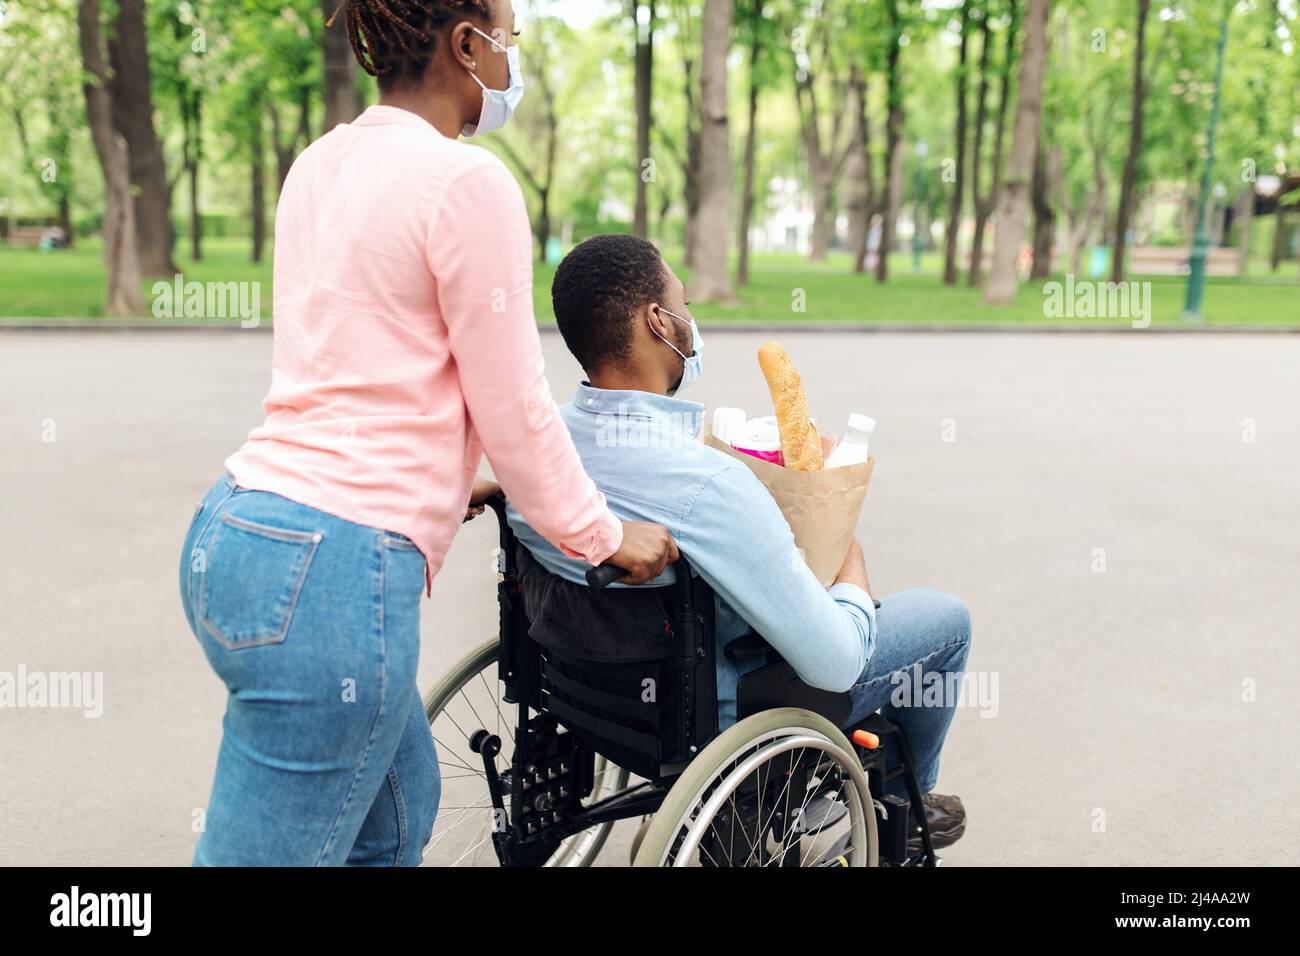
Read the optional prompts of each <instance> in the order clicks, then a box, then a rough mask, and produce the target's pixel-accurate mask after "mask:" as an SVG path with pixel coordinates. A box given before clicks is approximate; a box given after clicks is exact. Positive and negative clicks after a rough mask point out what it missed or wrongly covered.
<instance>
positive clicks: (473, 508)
mask: <svg viewBox="0 0 1300 956" xmlns="http://www.w3.org/2000/svg"><path fill="white" fill-rule="evenodd" d="M499 494H501V486H500V485H498V484H497V483H496V482H495V481H488V480H487V479H486V478H475V479H474V490H473V491H471V492H470V495H469V510H468V511H466V512H465V518H464V520H463V521H461V524H464V523H465V522H466V521H472V520H473V519H474V518H477V517H478V516H479V515H481V514H482V513H483V507H484V505H483V503H484V502H485V501H487V500H488V499H489V498H491V497H493V496H494V495H499Z"/></svg>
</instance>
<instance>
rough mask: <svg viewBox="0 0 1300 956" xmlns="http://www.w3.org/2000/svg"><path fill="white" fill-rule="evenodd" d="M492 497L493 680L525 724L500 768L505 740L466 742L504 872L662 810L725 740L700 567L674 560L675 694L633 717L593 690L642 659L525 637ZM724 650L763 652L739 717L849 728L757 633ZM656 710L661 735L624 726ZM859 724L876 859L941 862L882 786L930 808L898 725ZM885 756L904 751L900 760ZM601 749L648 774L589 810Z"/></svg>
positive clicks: (667, 674) (511, 543)
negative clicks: (693, 764)
mask: <svg viewBox="0 0 1300 956" xmlns="http://www.w3.org/2000/svg"><path fill="white" fill-rule="evenodd" d="M487 504H488V505H489V506H490V507H491V508H492V510H493V512H494V513H495V515H496V518H497V523H498V529H499V539H500V551H499V555H498V561H497V569H498V571H499V572H500V574H501V579H500V581H499V582H498V585H497V597H498V605H499V614H500V635H501V640H500V645H499V651H498V657H497V668H498V678H499V680H500V682H501V685H502V686H503V687H504V693H503V699H504V700H505V701H507V702H508V703H512V704H516V705H517V706H518V718H517V725H516V727H515V731H514V741H515V749H514V753H513V754H512V755H510V767H509V769H508V770H506V771H505V772H503V773H498V772H497V769H496V759H495V758H496V757H497V755H498V754H499V753H500V752H501V749H502V746H503V742H502V740H501V739H500V738H499V737H498V736H496V735H495V734H492V733H491V732H489V731H488V730H486V729H478V730H477V731H475V732H474V733H473V734H472V735H471V736H470V748H471V750H472V751H473V752H475V753H477V754H479V755H480V756H481V757H482V759H483V764H484V769H485V774H486V778H487V783H488V789H489V794H490V798H491V801H492V807H493V816H494V820H495V821H496V825H494V827H493V832H492V843H493V847H494V849H495V851H496V854H497V858H498V860H499V862H500V863H501V864H502V865H503V866H538V865H542V864H544V863H545V862H546V861H547V860H548V859H549V858H550V857H551V855H552V854H553V853H554V852H555V851H556V849H557V847H558V846H559V844H560V843H561V842H562V841H563V840H565V839H567V838H568V837H571V836H574V835H576V834H578V833H581V832H583V831H585V830H588V829H590V828H592V827H596V826H600V825H602V824H606V823H612V822H614V821H618V820H623V819H629V818H634V817H638V816H645V815H650V814H653V813H655V812H656V811H657V810H658V809H659V807H660V806H661V804H662V803H663V802H664V799H665V797H666V795H667V794H668V791H669V790H670V789H671V787H672V785H673V783H674V782H675V780H676V778H677V777H678V776H679V775H680V774H681V772H682V771H683V770H684V769H685V767H686V766H687V764H688V763H689V762H690V761H691V759H693V757H694V756H695V755H696V754H697V753H698V752H699V751H700V750H702V749H703V748H704V747H705V746H706V745H707V744H708V743H709V741H711V740H712V739H714V738H715V737H716V736H717V735H718V726H717V697H716V673H717V672H716V669H715V659H714V647H715V641H714V631H713V623H714V622H713V617H714V601H713V592H712V589H711V588H709V586H708V584H707V583H706V582H705V581H704V580H703V579H702V578H700V577H697V576H693V575H692V574H691V569H690V564H689V562H688V561H687V559H686V558H685V557H684V556H683V557H681V558H680V559H679V560H678V561H677V562H675V564H674V569H675V574H676V582H675V583H674V584H673V585H670V586H669V587H671V589H672V591H673V611H672V624H671V632H670V633H669V634H666V635H665V636H666V638H668V639H670V641H675V647H673V649H672V651H671V652H670V653H669V654H668V655H667V656H666V657H664V658H663V660H662V661H661V662H658V667H659V677H657V678H656V680H657V681H658V680H660V679H662V681H663V683H662V684H657V686H659V687H666V688H667V694H666V695H664V696H666V698H667V699H666V700H664V699H662V698H661V699H660V701H659V702H658V703H657V704H650V705H648V707H649V709H648V710H645V711H642V712H640V713H638V714H633V713H631V712H632V711H636V710H638V708H636V707H635V702H633V701H630V700H629V698H627V697H626V696H624V697H616V696H615V695H613V694H610V693H608V692H607V691H606V690H602V689H601V688H600V687H599V686H593V685H599V683H600V681H601V679H603V678H608V677H610V676H617V675H618V673H619V669H620V668H627V667H629V666H636V667H637V668H638V669H639V670H638V673H644V670H645V667H646V666H647V665H646V664H644V663H639V664H637V665H627V664H596V663H594V662H590V661H576V660H575V659H574V658H572V657H565V656H563V655H557V654H555V653H554V652H552V651H548V650H547V649H546V648H544V647H542V646H541V645H540V644H538V643H537V642H536V641H535V640H533V639H532V638H531V637H530V636H529V628H530V622H529V620H528V617H527V615H526V613H525V610H524V606H523V596H522V594H521V592H520V586H519V567H518V560H517V558H516V546H517V542H516V540H515V536H514V533H513V531H512V530H511V529H510V526H509V523H508V522H507V521H506V515H505V501H504V499H502V498H493V499H489V500H488V502H487ZM665 590H666V589H665ZM724 652H725V653H726V654H727V655H728V657H729V658H730V659H733V660H743V659H748V658H752V657H755V656H762V657H765V658H766V663H765V664H764V665H762V666H760V667H758V668H756V669H754V670H751V671H749V672H748V673H746V674H744V675H742V676H741V678H740V682H739V685H738V688H737V721H738V722H739V721H740V720H743V719H745V718H746V717H748V716H750V715H751V714H755V713H758V712H760V711H763V710H768V709H771V708H776V707H799V708H803V709H806V710H810V711H813V712H815V713H818V714H822V715H823V716H825V717H826V718H828V719H829V720H831V721H832V722H833V723H834V724H835V726H836V727H841V728H842V727H844V726H845V720H846V719H847V717H848V715H849V713H850V707H851V703H850V699H849V696H848V695H847V694H836V693H831V692H828V691H823V690H819V689H816V688H813V687H811V686H809V685H807V684H805V683H804V682H803V681H801V680H799V678H798V676H797V675H796V674H795V673H794V670H793V668H792V667H790V665H789V664H788V663H787V662H786V661H785V660H784V659H782V658H780V657H779V655H777V653H776V652H775V651H774V650H773V649H772V648H771V647H770V646H769V645H767V644H766V642H764V641H762V639H761V638H760V637H758V636H757V635H753V634H751V635H748V636H747V637H743V638H740V639H738V640H736V641H732V642H730V643H729V644H728V646H727V647H726V648H725V649H724ZM611 713H623V714H625V715H626V716H627V717H628V720H627V721H619V720H612V719H610V718H609V717H608V716H606V715H607V714H611ZM651 713H653V714H655V716H654V717H653V718H652V719H651V723H652V726H653V728H654V729H657V730H658V735H656V734H654V733H647V732H646V731H645V730H644V729H642V730H634V729H630V728H629V726H628V723H630V722H631V721H632V720H633V718H634V717H638V716H639V717H641V718H642V719H647V718H646V715H647V714H651ZM665 713H666V714H667V715H668V718H667V720H665V721H663V722H658V721H659V715H660V714H665ZM857 730H865V731H868V732H869V733H870V734H874V735H876V737H877V738H879V740H880V742H881V744H882V746H878V747H875V748H873V749H867V748H866V747H864V746H862V745H861V744H859V743H857V741H856V740H854V742H853V743H852V744H851V749H852V750H853V752H854V753H855V754H856V755H857V756H859V757H860V759H861V765H862V768H863V770H864V771H865V772H866V774H867V777H868V782H869V786H870V791H871V797H872V800H873V802H874V804H875V813H876V818H877V834H878V841H879V859H880V862H881V863H882V864H883V865H895V866H908V865H927V866H936V865H940V864H941V863H942V861H941V860H940V859H939V857H938V856H936V855H935V852H934V847H933V843H932V839H931V834H930V831H929V827H928V824H927V822H926V819H925V814H924V812H919V813H918V814H917V825H918V826H917V829H918V830H919V831H920V835H921V841H922V846H923V851H922V852H921V853H920V854H919V855H910V854H909V853H908V849H907V843H908V838H909V836H911V833H910V832H909V827H908V813H907V810H908V803H907V802H906V801H903V800H900V799H898V798H897V797H894V796H892V795H887V794H885V793H884V786H885V783H886V782H887V781H888V780H891V779H894V778H895V777H897V776H899V775H900V774H901V775H902V777H903V780H904V784H905V786H906V789H907V792H908V794H909V797H910V799H911V804H912V805H913V806H917V807H919V806H920V805H921V793H920V787H919V785H918V783H917V779H916V773H915V770H914V767H913V763H912V759H911V752H910V750H909V749H908V746H907V739H906V736H905V735H904V733H903V731H902V728H900V727H899V726H898V725H897V724H895V723H893V722H892V721H890V720H888V719H886V718H885V717H883V716H881V715H880V714H878V713H875V714H871V715H869V716H868V717H867V718H866V719H865V720H862V721H859V722H858V723H856V724H855V725H854V726H853V727H851V728H849V729H847V730H846V731H845V734H846V736H848V737H849V739H850V740H853V739H854V732H855V731H857ZM888 753H892V754H894V755H895V756H896V761H895V763H894V766H892V767H891V766H889V765H888V764H889V761H888V759H887V754H888ZM597 754H599V755H600V756H603V757H604V758H605V759H606V760H607V761H610V762H611V763H613V764H615V765H617V766H619V767H623V768H626V769H627V770H629V771H630V772H632V773H634V774H636V775H638V776H641V777H643V778H645V779H644V781H643V782H641V783H637V784H634V785H632V786H630V787H628V788H627V789H625V790H622V791H620V792H618V793H616V794H613V795H612V796H609V797H606V798H604V799H601V800H599V801H597V802H596V803H593V804H590V805H586V806H584V805H583V803H582V801H583V799H584V798H585V797H587V796H589V795H590V794H591V792H592V790H593V766H594V761H595V757H596V755H597ZM795 859H796V861H797V859H798V857H797V854H796V857H795Z"/></svg>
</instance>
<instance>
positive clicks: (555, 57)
mask: <svg viewBox="0 0 1300 956" xmlns="http://www.w3.org/2000/svg"><path fill="white" fill-rule="evenodd" d="M528 34H529V42H528V44H527V45H526V46H525V47H524V49H523V64H524V68H525V69H526V70H527V71H528V76H529V78H530V79H531V80H532V81H533V86H534V87H535V88H536V93H535V94H534V95H533V96H532V97H531V98H530V99H528V100H526V101H525V102H526V103H527V106H526V107H525V108H523V109H521V110H520V112H519V115H518V116H517V118H516V120H515V121H514V122H512V123H511V124H510V126H509V127H507V130H506V131H505V132H502V133H501V134H500V135H498V136H494V137H492V140H493V145H494V147H496V149H497V150H498V151H499V152H500V153H501V154H502V155H503V156H504V157H505V158H506V159H507V160H508V161H509V162H510V165H511V166H512V167H514V170H515V172H516V173H517V174H518V176H519V177H520V179H521V180H522V181H523V183H524V185H525V186H526V187H527V188H528V190H529V192H530V193H531V194H532V196H533V198H534V200H535V207H534V208H535V210H536V211H535V212H534V214H533V216H532V225H533V236H534V237H535V238H536V240H537V254H538V258H539V259H540V260H541V261H543V262H544V261H545V260H546V247H547V245H548V244H549V242H550V239H551V231H552V205H551V203H552V198H553V195H554V191H555V180H556V174H557V156H558V154H559V149H560V122H561V116H562V115H564V114H565V113H570V112H572V110H571V109H570V108H569V107H571V106H572V105H574V104H573V103H572V102H570V103H568V104H565V107H566V108H565V109H563V110H561V108H560V106H559V104H558V96H559V92H558V91H559V90H560V89H561V88H563V87H564V86H565V85H566V84H565V82H564V76H563V73H562V72H561V71H562V70H563V69H564V66H565V64H566V63H569V62H571V61H570V60H569V57H568V56H566V51H565V45H566V43H565V41H566V40H571V37H570V36H569V30H568V27H566V26H565V25H564V23H563V22H561V21H559V20H555V19H553V18H549V17H537V18H534V19H533V20H531V21H530V23H529V30H528ZM570 88H573V87H570ZM648 131H649V127H647V133H648ZM516 137H518V140H519V141H521V142H522V145H519V146H517V145H516ZM646 152H647V153H648V152H649V150H648V149H647V150H646ZM637 181H638V183H639V184H640V186H641V187H644V185H645V184H644V182H643V181H642V177H640V176H638V177H637ZM638 197H639V198H640V197H641V189H640V188H638Z"/></svg>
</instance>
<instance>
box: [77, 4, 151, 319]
mask: <svg viewBox="0 0 1300 956" xmlns="http://www.w3.org/2000/svg"><path fill="white" fill-rule="evenodd" d="M77 33H78V37H79V39H80V46H81V62H82V65H83V66H84V68H85V81H84V82H85V86H84V90H85V96H86V119H87V121H88V122H89V125H90V132H91V137H92V139H93V140H94V143H95V153H96V154H97V155H98V156H99V164H100V168H101V169H102V170H103V173H104V219H103V226H102V231H103V234H104V265H105V267H106V269H107V272H108V290H107V292H106V294H105V297H104V311H105V312H106V313H107V314H109V315H138V314H139V313H140V312H142V311H144V302H143V300H142V298H141V295H140V282H141V268H140V259H139V255H138V252H137V249H136V237H137V232H136V227H135V200H134V197H133V196H132V194H131V153H130V147H129V146H128V145H127V140H126V137H125V136H124V135H123V134H122V133H121V132H120V129H119V124H118V122H117V121H116V120H115V118H114V115H113V114H114V112H115V110H116V105H115V103H114V99H113V97H112V95H111V94H110V92H109V83H110V81H109V58H108V51H107V48H106V44H105V41H104V25H103V23H102V15H101V11H100V6H99V0H79V4H78V7H77Z"/></svg>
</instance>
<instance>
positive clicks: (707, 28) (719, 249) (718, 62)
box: [691, 0, 734, 302]
mask: <svg viewBox="0 0 1300 956" xmlns="http://www.w3.org/2000/svg"><path fill="white" fill-rule="evenodd" d="M732 5H733V0H705V3H704V17H703V21H702V23H701V31H702V34H703V37H702V48H701V54H700V97H699V102H700V165H699V170H700V171H699V189H700V210H699V221H698V223H697V227H696V250H695V273H694V275H693V277H692V280H691V289H692V294H693V296H694V297H695V298H697V299H699V300H700V301H702V302H729V301H731V300H732V299H733V298H734V293H733V291H732V288H731V278H730V276H729V275H728V269H727V256H728V253H729V252H730V250H731V240H730V237H731V223H732V219H731V206H732V203H731V188H732V168H731V126H730V123H729V122H728V116H727V54H728V52H729V51H730V49H731V21H732V13H733V9H732Z"/></svg>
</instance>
